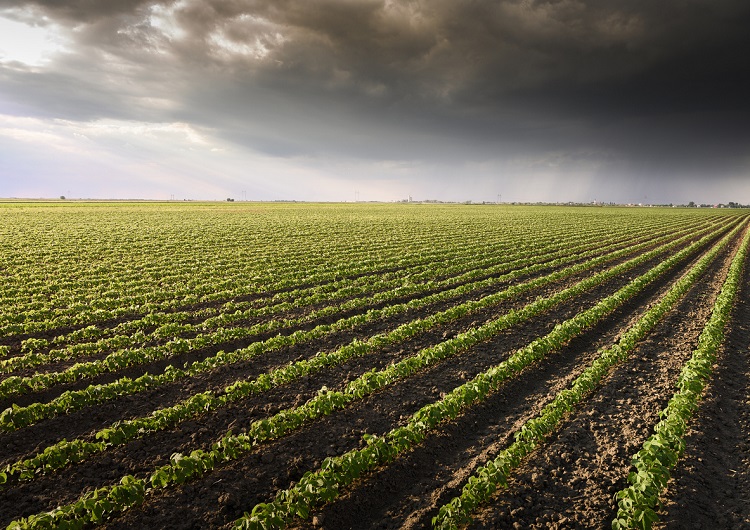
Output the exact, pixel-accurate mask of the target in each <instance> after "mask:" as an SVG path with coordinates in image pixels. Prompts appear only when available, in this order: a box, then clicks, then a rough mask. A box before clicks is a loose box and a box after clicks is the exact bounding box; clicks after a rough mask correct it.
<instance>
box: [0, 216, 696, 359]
mask: <svg viewBox="0 0 750 530" xmlns="http://www.w3.org/2000/svg"><path fill="white" fill-rule="evenodd" d="M694 229H695V228H692V230H694ZM690 230H691V228H688V230H686V231H690ZM601 237H602V235H601V234H598V233H595V234H590V235H589V237H587V238H580V237H579V236H574V237H573V238H571V239H565V240H563V241H561V242H559V243H558V244H556V245H555V246H554V247H552V248H551V249H550V252H549V253H547V254H545V253H543V252H541V251H539V252H538V253H537V252H534V253H530V252H529V251H528V250H525V251H517V252H515V253H511V254H508V253H507V252H504V253H503V255H502V257H501V259H500V262H499V263H498V257H497V256H493V257H491V258H487V259H484V260H481V259H476V258H474V259H473V260H472V261H471V263H470V264H471V269H469V270H467V268H466V263H464V262H462V261H461V260H458V262H455V261H453V262H449V261H447V260H446V261H445V263H446V265H445V266H437V267H436V266H430V267H429V268H427V270H425V269H424V267H420V270H417V271H415V270H408V271H399V272H398V273H393V274H392V275H384V276H382V277H380V278H377V277H374V276H365V277H361V278H359V279H357V280H355V281H351V280H340V281H337V282H333V283H330V284H323V285H318V286H315V287H311V288H307V289H296V290H294V291H287V292H284V293H279V294H277V295H275V296H273V297H272V298H271V299H270V300H269V302H272V303H269V304H268V305H265V306H261V307H257V304H256V303H254V302H244V303H243V302H239V303H238V302H230V303H227V304H224V305H223V306H221V307H220V308H205V309H201V310H199V312H198V313H189V312H175V313H159V314H150V315H147V316H146V317H144V318H142V319H137V320H135V321H128V322H124V323H122V324H120V325H118V326H117V328H118V330H119V331H129V332H132V331H133V330H135V333H133V334H122V333H119V334H116V335H114V336H111V337H108V338H106V339H102V340H99V341H97V342H89V343H78V344H71V345H70V346H68V347H66V348H57V349H52V350H50V351H47V352H46V353H42V352H40V351H38V350H43V349H44V348H45V347H47V346H49V341H48V340H46V339H35V338H31V339H27V340H25V341H24V342H23V344H22V348H21V350H22V352H25V353H24V355H19V356H14V357H11V358H8V359H2V360H0V372H5V373H9V372H12V371H14V370H18V369H21V368H29V367H33V366H39V365H42V364H45V363H50V362H54V361H58V360H67V359H72V358H75V357H78V356H81V355H93V354H96V353H99V352H103V351H107V350H111V349H125V348H132V347H134V346H139V345H142V344H144V343H146V342H147V341H149V340H152V341H153V340H154V339H167V338H174V337H177V336H180V335H184V334H188V333H199V332H202V331H207V330H211V329H214V330H216V329H218V328H219V327H221V326H224V325H227V324H232V323H237V322H243V321H247V320H249V319H251V318H257V317H263V316H273V315H275V314H280V313H283V312H286V311H291V310H295V309H300V308H304V307H307V306H313V305H315V304H320V303H322V302H325V303H326V304H328V305H329V306H331V307H332V308H333V311H335V312H338V311H341V310H351V309H356V308H357V307H360V306H361V305H362V304H363V303H366V302H367V301H368V300H369V301H370V302H371V303H383V302H387V301H389V300H393V299H396V298H401V297H404V296H415V295H419V294H421V293H423V292H426V291H436V290H438V289H441V288H446V287H448V286H451V285H455V284H460V283H463V282H468V281H472V280H475V279H479V278H483V277H490V276H492V275H496V274H502V273H503V272H507V271H509V270H512V269H514V268H523V267H527V266H529V265H541V264H542V263H544V262H545V261H548V260H555V259H558V258H559V257H564V256H571V257H572V259H576V256H577V257H578V258H579V259H580V258H583V257H586V256H589V255H592V254H593V253H595V252H596V251H597V250H598V249H601V250H607V249H608V248H610V246H614V245H616V244H617V243H619V242H620V240H619V239H618V240H616V241H614V242H613V243H612V245H606V244H605V245H602V247H603V248H602V247H597V248H596V249H591V247H592V243H594V242H597V241H599V240H600V239H601ZM626 237H627V234H626ZM665 237H668V236H663V238H665ZM663 238H658V237H653V236H651V237H650V239H653V240H654V243H655V244H656V243H658V242H659V241H661V240H662V239H663ZM631 239H632V236H631ZM641 239H646V238H645V237H644V238H641ZM576 240H580V242H579V241H576ZM637 241H638V239H636V240H635V242H637ZM631 244H632V242H631ZM581 253H582V254H581ZM579 254H580V255H579ZM467 259H470V258H467ZM448 263H450V265H447V264H448ZM538 268H539V267H537V269H538ZM438 277H443V278H444V279H437V278H438ZM361 279H365V280H366V281H362V282H360V281H358V280H361ZM357 296H359V297H361V298H364V300H363V299H360V300H359V301H357V300H352V299H351V298H353V297H357ZM347 299H348V300H347ZM336 300H346V303H345V304H343V306H332V305H331V303H332V302H334V301H336ZM326 314H327V313H321V312H318V313H315V314H314V315H313V316H312V318H318V317H320V316H321V315H322V316H325V315H326ZM312 318H311V319H312ZM188 319H190V320H193V321H196V320H197V321H196V322H195V323H192V324H188V323H186V322H185V321H187V320H188ZM152 327H155V329H154V330H153V332H152V333H151V334H150V335H146V334H145V333H144V329H147V328H152ZM101 334H103V330H100V329H99V328H97V327H95V326H88V327H86V328H82V329H80V330H77V331H76V332H73V333H72V334H71V335H73V336H74V337H77V338H84V337H85V338H93V337H96V336H100V335H101ZM63 340H64V337H59V338H56V339H53V341H52V342H53V343H61V342H63Z"/></svg>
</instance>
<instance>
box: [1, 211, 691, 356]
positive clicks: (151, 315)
mask: <svg viewBox="0 0 750 530" xmlns="http://www.w3.org/2000/svg"><path fill="white" fill-rule="evenodd" d="M697 227H698V225H697V224H696V223H695V222H693V223H690V224H688V225H687V226H684V227H682V226H681V228H684V229H686V230H690V229H695V228H697ZM647 228H648V227H647ZM651 228H652V230H654V231H657V230H656V227H651ZM659 228H660V229H661V230H664V229H665V228H664V226H663V225H661V226H660V227H659ZM632 230H633V231H635V230H638V231H641V230H643V227H640V226H639V227H637V228H636V227H634V228H633V229H632ZM611 233H612V231H611V229H606V228H601V229H599V230H593V231H590V232H587V233H586V237H581V235H580V234H575V235H570V236H567V237H564V238H561V239H554V240H550V238H547V239H545V238H544V237H542V236H543V234H540V237H539V238H535V241H534V244H533V245H528V244H525V243H524V242H523V240H522V239H521V238H520V237H519V238H517V239H511V240H510V241H508V242H506V243H505V244H504V245H500V246H493V247H491V248H488V247H487V245H486V244H485V243H484V242H481V241H480V242H477V243H474V244H473V245H472V244H470V243H469V242H464V244H463V245H461V246H456V247H455V248H454V249H452V250H451V251H450V252H446V251H445V250H436V251H434V252H430V253H427V255H420V256H419V259H418V260H416V263H410V264H408V266H407V265H406V264H404V260H402V262H401V266H400V267H392V268H394V269H396V270H395V271H394V272H393V273H390V274H391V276H392V277H393V285H394V286H398V285H399V282H400V283H401V285H403V283H404V281H408V282H409V283H417V282H420V281H422V282H424V281H428V280H429V279H434V278H435V277H436V276H447V275H450V274H454V273H455V272H454V271H462V270H465V266H466V264H469V265H471V266H472V267H473V268H474V269H479V268H482V267H483V266H484V267H487V266H491V265H494V264H502V263H503V262H504V261H505V260H506V259H507V258H508V257H509V255H510V256H519V257H520V256H525V257H527V258H528V257H529V256H532V255H534V254H535V253H539V252H546V251H547V249H549V248H555V249H561V248H565V247H566V246H570V245H571V244H577V243H576V242H577V241H581V240H586V241H597V238H596V236H598V240H603V239H604V240H606V238H607V236H608V235H609V234H611ZM631 235H632V232H630V231H626V232H624V233H620V232H618V233H617V236H618V240H623V239H627V238H628V237H629V236H631ZM545 242H546V244H545ZM436 262H437V263H442V264H443V265H442V266H436ZM448 263H450V264H451V266H450V267H446V264H448ZM387 264H388V262H386V261H384V262H383V264H381V265H382V266H381V267H380V268H375V269H372V270H370V269H365V270H364V271H363V270H360V269H357V270H356V271H352V272H353V273H354V272H356V273H357V274H353V275H346V276H343V277H338V278H334V279H332V280H329V281H323V280H322V279H321V278H320V277H319V275H320V273H319V272H315V273H313V274H312V275H310V274H307V275H306V276H305V282H306V283H307V284H311V285H310V286H309V287H302V288H300V287H299V286H295V287H294V288H291V289H289V290H287V291H280V292H276V293H274V294H272V295H271V297H270V298H269V299H268V302H269V303H275V302H279V301H280V300H293V299H295V298H297V297H299V296H305V295H307V296H311V295H314V294H316V293H317V294H318V295H319V296H324V295H325V293H327V292H330V291H331V290H332V289H333V290H344V289H346V288H352V287H353V286H354V285H356V284H357V283H362V284H364V285H367V284H371V283H378V284H380V283H381V282H382V281H383V280H384V279H386V278H388V276H387V275H388V274H389V273H387V272H383V270H384V268H385V267H386V265H387ZM391 264H392V263H391ZM235 267H236V268H237V270H242V269H241V267H240V264H235ZM408 267H411V268H408ZM304 268H305V267H304V263H296V264H295V269H298V270H302V269H304ZM386 285H387V284H386ZM384 287H385V286H384ZM214 289H216V286H215V285H214ZM248 289H250V288H249V287H247V286H242V287H240V288H238V289H235V290H232V291H226V292H224V293H223V294H221V296H218V295H217V293H213V294H212V298H211V299H212V300H214V301H219V300H223V301H224V302H223V304H222V307H220V308H218V309H217V308H212V307H211V306H209V307H202V308H200V309H199V311H200V312H201V313H205V314H206V316H211V315H216V313H217V312H219V315H221V314H225V313H226V312H228V311H237V310H240V309H242V308H243V305H245V304H247V305H249V306H255V305H256V304H257V302H258V300H252V301H248V302H246V303H244V304H243V303H242V302H236V301H233V300H236V299H237V298H240V299H241V298H242V297H243V296H248V295H249V294H252V293H254V292H255V291H254V290H252V289H251V290H248ZM253 289H254V288H253ZM344 292H345V291H344ZM177 298H179V299H181V298H180V297H179V296H178V297H177ZM227 300H228V301H227ZM127 306H128V303H127V300H125V299H122V298H120V300H119V305H118V306H117V308H116V309H115V312H113V313H111V314H109V313H102V308H97V307H92V306H91V305H90V304H68V309H67V310H66V311H70V312H72V314H73V316H72V317H70V316H65V315H57V316H55V315H51V314H48V313H44V314H39V315H37V317H39V318H38V319H37V320H39V319H41V321H42V323H41V324H39V326H42V328H43V329H59V328H61V327H64V326H67V325H71V324H74V323H89V326H86V328H84V329H85V330H86V331H81V330H77V331H74V332H73V333H72V334H71V335H72V337H73V338H74V339H75V338H77V337H79V336H83V337H93V336H96V335H95V334H96V333H97V331H96V329H97V328H96V327H94V326H91V325H90V323H91V322H95V321H98V320H102V319H105V320H106V318H116V317H122V316H123V315H122V314H121V308H122V307H127ZM164 309H165V307H160V306H158V305H154V304H142V305H141V306H140V309H139V310H140V311H141V312H142V313H143V312H146V313H147V314H146V315H145V316H144V317H143V318H142V319H139V318H136V319H135V320H136V321H139V320H143V321H144V324H145V326H153V325H156V324H160V323H163V324H172V323H174V322H176V321H178V320H180V319H179V317H178V316H177V315H178V314H185V313H187V314H190V311H189V310H187V311H185V310H183V309H181V308H180V307H179V306H175V307H172V308H171V309H172V310H171V311H169V312H166V313H165V312H164ZM91 311H98V317H97V319H92V318H91V315H90V314H89V313H90V312H91ZM9 313H12V315H11V316H9V317H8V318H12V319H13V320H14V321H16V322H24V323H23V325H21V324H15V326H16V328H18V327H19V326H21V327H23V331H24V332H25V333H28V332H30V331H34V330H37V329H38V328H39V326H38V325H37V324H35V323H34V320H35V319H34V318H32V317H31V316H30V315H25V314H24V313H23V312H18V311H12V312H11V311H9ZM155 313H156V314H159V313H161V314H162V315H164V316H161V317H160V318H159V319H158V320H157V317H156V316H155ZM173 315H174V316H173ZM71 319H72V320H71ZM155 320H156V322H155ZM135 326H136V327H135V329H136V330H142V329H143V327H144V326H139V325H137V324H136V325H135ZM122 327H124V328H126V329H127V330H132V329H133V327H134V325H133V324H130V323H129V321H126V322H124V323H122ZM16 328H13V330H15V331H19V329H20V328H19V329H16ZM42 328H39V329H42ZM92 328H93V329H92ZM13 330H11V329H10V328H8V329H5V330H4V334H8V333H9V332H11V331H13ZM123 331H125V329H123ZM100 333H101V332H100ZM53 342H56V343H60V342H62V339H61V338H57V339H55V341H53ZM47 343H48V341H47V340H46V339H35V338H31V339H27V342H26V343H25V344H24V346H25V348H26V349H27V350H29V351H36V350H39V349H40V347H41V348H43V347H45V346H46V345H47Z"/></svg>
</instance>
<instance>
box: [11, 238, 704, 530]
mask: <svg viewBox="0 0 750 530" xmlns="http://www.w3.org/2000/svg"><path fill="white" fill-rule="evenodd" d="M713 237H714V235H713V234H712V235H708V236H705V237H704V238H702V239H701V240H700V241H698V242H695V243H693V244H691V245H689V246H688V247H686V248H685V249H683V250H681V251H680V252H678V253H676V254H675V255H673V256H672V257H670V258H669V259H667V260H665V261H663V262H662V263H661V264H659V265H658V266H656V267H655V268H652V269H651V270H650V271H649V272H647V273H645V274H644V275H642V276H639V277H638V278H636V279H635V280H633V281H632V282H630V283H629V284H627V285H626V286H625V287H623V288H622V289H620V290H618V291H617V292H616V293H615V294H613V295H610V296H608V297H606V298H604V299H603V300H601V301H600V302H598V303H597V304H596V305H594V306H593V307H592V308H590V309H588V310H585V311H582V312H581V313H579V314H578V315H576V316H575V317H573V318H572V319H569V320H568V321H566V322H565V323H563V324H560V325H558V326H556V327H555V329H554V330H553V331H552V332H551V333H550V334H548V335H546V336H545V337H542V338H539V339H536V340H535V341H533V342H532V343H531V344H529V345H528V346H526V347H525V348H522V349H521V350H519V351H517V352H516V353H514V354H513V355H512V356H510V358H508V359H507V360H506V361H504V362H502V363H500V364H499V365H496V366H494V367H493V368H491V369H490V370H488V371H487V372H484V373H483V374H481V375H480V376H477V378H475V379H474V380H473V381H472V382H470V383H467V384H466V385H462V386H461V387H459V388H458V389H456V390H454V391H453V392H451V393H450V394H449V395H448V396H446V397H445V398H444V399H442V400H440V401H438V402H437V403H434V404H432V405H429V406H427V407H424V408H422V409H420V411H419V412H417V413H416V414H415V415H414V417H413V418H412V421H410V423H409V425H408V426H407V427H400V428H398V429H396V430H395V431H393V432H392V433H389V435H387V436H386V437H373V436H366V437H365V440H366V442H367V444H368V446H367V448H366V449H365V450H363V451H352V452H350V453H347V454H346V455H343V456H341V457H336V458H329V459H327V460H326V461H325V462H324V465H323V467H324V469H323V470H322V471H320V472H318V473H307V474H306V475H305V477H303V479H302V481H300V483H298V484H297V486H295V487H294V488H292V489H290V490H287V491H286V492H280V493H279V495H278V496H277V500H276V501H274V503H271V504H269V505H262V506H259V507H256V508H255V509H254V510H253V513H252V515H249V516H248V517H246V518H245V519H243V520H242V521H240V524H243V525H244V524H247V525H251V526H252V525H255V524H260V526H258V527H263V525H268V524H270V523H269V521H274V520H277V519H278V518H279V517H283V518H290V517H293V516H294V515H298V514H300V512H302V513H304V510H305V508H304V506H306V504H305V502H307V501H306V500H305V499H307V500H310V499H313V497H314V499H313V500H312V504H310V503H308V504H307V506H311V505H313V504H316V503H320V502H325V500H329V497H327V495H332V494H333V495H334V496H335V494H337V493H338V487H339V485H340V484H341V485H343V484H345V483H348V482H346V481H344V480H345V479H346V478H347V477H348V478H350V479H352V480H353V477H355V474H353V471H352V469H354V468H359V469H365V468H370V467H372V466H373V465H375V464H377V463H378V462H380V463H382V462H385V461H387V460H389V459H390V458H391V457H392V456H394V454H395V453H394V451H395V452H396V453H397V452H401V451H403V450H405V449H407V448H409V447H411V446H413V445H414V444H415V443H418V441H419V440H421V439H423V437H424V436H425V435H426V433H427V431H429V430H430V429H432V428H434V427H435V426H436V425H437V423H439V422H440V421H443V420H445V419H447V418H449V417H455V416H456V415H457V414H458V413H459V412H460V411H461V410H462V409H463V408H464V407H465V406H468V404H470V403H471V402H474V401H476V399H477V397H478V396H479V395H480V393H481V392H484V394H485V395H486V392H487V391H488V390H489V387H487V384H488V383H489V384H490V385H492V382H493V381H495V383H494V384H495V386H496V385H498V384H500V382H501V381H503V380H506V379H507V378H509V377H512V376H514V375H516V374H517V373H519V372H520V371H521V370H522V369H523V368H525V367H526V366H528V365H530V364H532V363H533V362H535V361H537V360H539V359H540V358H542V357H543V356H545V355H546V354H547V353H549V352H550V351H552V350H554V349H556V348H559V346H561V345H562V344H564V343H565V342H566V341H568V340H570V338H572V337H573V336H574V335H575V334H579V333H581V332H582V331H583V330H584V329H586V328H588V327H590V326H592V325H594V324H595V323H596V322H597V321H598V320H600V319H601V318H603V317H604V316H605V315H607V314H609V313H611V312H612V311H613V310H614V309H615V308H616V307H618V306H620V305H622V304H623V303H624V302H625V301H626V300H627V299H630V298H632V297H633V296H635V294H637V292H639V291H640V290H642V289H644V288H645V287H646V285H648V284H649V283H650V282H652V281H654V280H655V279H656V278H658V277H659V276H660V275H661V274H664V273H665V272H666V271H668V270H669V269H671V268H673V267H675V266H676V265H677V264H678V263H679V262H681V261H682V260H684V259H686V258H687V257H688V256H690V255H691V254H693V253H695V252H697V251H698V250H699V249H701V248H703V247H705V246H706V245H707V244H708V242H709V241H710V240H711V239H712V238H713ZM652 253H656V251H652ZM652 253H649V254H652ZM649 257H653V256H647V254H643V255H641V256H640V257H638V258H635V259H634V260H631V262H626V263H623V264H620V265H618V266H616V267H614V268H612V269H609V270H607V271H604V272H602V273H599V274H597V275H595V276H593V277H590V278H587V279H586V280H583V281H582V282H580V283H578V284H577V285H575V286H573V287H570V288H568V289H565V290H564V291H560V292H558V293H557V294H555V295H553V296H551V297H549V298H546V299H538V300H537V301H535V302H533V303H531V304H529V305H527V306H526V307H524V308H522V309H520V310H517V311H511V312H509V313H506V314H505V315H503V316H501V317H500V318H498V319H496V320H493V321H491V322H488V323H486V324H484V325H482V326H479V327H477V328H473V329H471V330H469V331H467V332H465V333H461V334H459V335H457V336H456V337H454V338H453V339H449V340H447V341H444V342H442V343H440V344H437V345H435V346H431V347H429V348H425V349H423V350H421V351H420V352H419V353H418V354H417V355H415V356H412V357H409V358H406V359H403V360H402V361H400V362H398V363H396V364H392V365H390V366H388V367H387V368H385V369H383V370H380V371H376V370H373V371H370V372H367V373H365V374H363V375H362V376H360V377H359V378H357V379H355V380H353V381H351V382H350V383H348V384H347V385H346V387H345V389H344V390H343V391H331V390H328V389H327V388H325V387H323V388H322V389H321V390H320V391H319V393H318V395H317V396H316V397H314V398H312V399H311V400H309V401H308V402H306V403H305V404H303V405H302V406H299V407H294V408H292V409H287V410H284V411H281V412H279V413H278V414H276V415H274V416H272V417H270V418H266V419H262V420H258V421H256V422H254V423H252V424H251V425H250V427H249V428H248V430H247V432H244V433H241V434H237V435H234V434H232V433H231V432H229V433H227V434H226V435H225V436H224V437H222V438H221V439H220V440H219V441H218V442H216V443H215V444H214V445H213V446H212V447H211V449H210V450H209V451H204V450H195V451H193V452H192V453H191V454H190V455H182V454H174V455H172V457H171V458H170V463H169V464H167V465H165V466H161V467H159V468H158V469H156V470H155V471H154V472H153V473H152V474H151V475H150V477H148V478H147V479H139V478H136V477H132V476H127V477H123V479H122V481H121V483H120V484H119V485H117V486H109V487H103V488H99V489H97V490H95V491H92V492H89V493H86V494H84V495H83V496H82V497H81V498H80V499H79V500H78V501H76V502H74V503H72V504H69V505H66V506H61V507H58V508H56V509H55V510H52V511H50V512H45V513H43V514H37V515H32V516H30V517H28V518H24V519H20V520H17V521H14V522H13V523H12V526H11V527H10V528H19V529H20V528H44V527H45V525H49V524H54V525H61V524H72V525H79V524H88V523H91V522H99V521H101V520H103V519H105V518H106V517H107V516H108V515H110V514H111V513H114V512H117V511H122V510H124V509H127V508H129V507H131V506H133V505H136V504H139V503H141V502H142V501H143V499H144V496H145V495H146V494H148V493H149V492H150V491H155V490H159V489H163V488H166V487H168V486H170V485H173V484H181V483H184V482H186V481H187V480H190V479H192V478H195V477H197V476H200V475H203V474H205V473H207V472H209V471H210V470H211V469H213V468H214V467H215V466H216V465H218V464H220V463H222V462H228V461H232V460H236V459H237V458H240V457H241V456H242V455H244V454H246V453H247V452H249V451H251V450H252V449H253V448H254V447H256V446H257V445H258V444H259V443H261V442H265V441H269V440H273V439H278V438H280V437H281V436H283V435H285V434H287V433H289V432H291V431H293V430H295V429H298V428H299V427H301V426H302V425H304V424H306V423H308V422H310V421H311V420H313V419H317V418H320V417H322V416H324V415H328V414H331V413H332V412H333V411H334V410H338V409H341V408H343V407H345V406H347V405H348V404H349V403H351V402H354V401H356V400H359V399H362V398H363V397H364V396H367V395H370V394H371V393H373V392H375V391H376V390H380V389H382V388H384V387H385V386H387V385H389V384H391V383H393V382H394V381H397V380H401V379H404V378H407V377H409V376H411V375H413V374H415V373H417V372H418V371H419V370H422V369H424V368H425V367H427V366H430V365H433V364H436V363H438V362H441V361H442V360H444V359H446V358H449V357H451V356H453V355H456V354H458V353H459V352H463V351H466V350H469V349H470V348H471V347H473V346H474V345H476V344H478V343H480V342H483V341H486V340H489V339H490V338H492V337H494V336H496V335H497V334H498V333H499V332H500V331H502V330H503V329H507V327H508V326H510V325H513V324H514V323H516V322H518V321H521V320H523V319H526V318H531V317H532V316H535V315H537V314H540V313H541V312H543V311H544V310H546V309H548V308H549V307H551V306H552V305H555V304H556V303H560V302H561V301H564V300H567V299H572V298H574V297H575V296H577V295H578V294H580V293H582V292H583V291H584V290H586V289H588V288H590V287H592V286H594V285H599V284H601V283H603V282H605V281H606V280H608V279H610V278H612V277H613V276H616V275H619V274H622V273H623V272H624V271H625V270H627V269H629V268H632V267H633V266H635V265H636V264H638V263H643V262H645V261H646V260H647V259H649ZM485 387H486V388H485ZM483 389H484V390H483ZM363 466H364V467H363ZM350 481H351V480H349V482H350ZM125 482H127V484H125ZM123 490H124V492H123ZM115 496H116V497H117V498H118V499H126V500H125V501H120V500H116V499H115ZM300 496H301V497H300ZM307 509H308V510H309V508H307ZM282 512H283V514H286V515H282ZM261 514H265V515H261ZM258 518H262V519H263V521H264V522H262V523H256V522H255V520H256V519H258Z"/></svg>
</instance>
